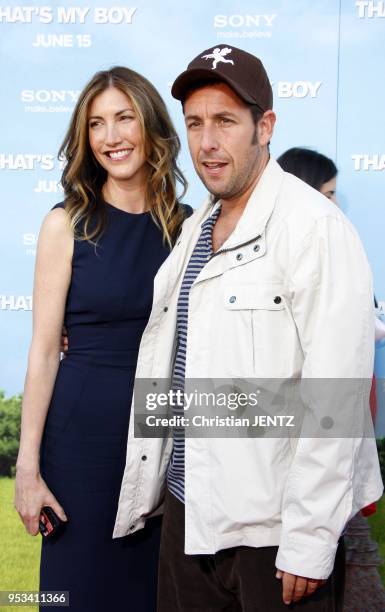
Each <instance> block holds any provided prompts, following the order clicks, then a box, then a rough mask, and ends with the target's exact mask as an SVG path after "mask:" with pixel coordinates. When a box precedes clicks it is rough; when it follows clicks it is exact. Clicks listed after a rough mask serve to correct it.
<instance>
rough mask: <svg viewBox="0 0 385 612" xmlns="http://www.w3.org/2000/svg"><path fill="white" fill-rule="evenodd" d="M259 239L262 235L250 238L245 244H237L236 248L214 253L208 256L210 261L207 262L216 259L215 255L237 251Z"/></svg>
mask: <svg viewBox="0 0 385 612" xmlns="http://www.w3.org/2000/svg"><path fill="white" fill-rule="evenodd" d="M261 237H262V234H259V235H258V236H256V237H255V238H252V239H251V240H247V241H246V242H242V244H237V246H234V247H230V248H228V249H222V250H221V251H216V253H213V254H212V255H211V256H210V259H209V260H208V261H210V260H211V259H212V258H213V257H216V255H221V254H222V253H228V252H229V251H236V250H237V249H240V248H241V247H244V246H247V245H248V244H250V243H251V242H254V241H255V240H258V238H261Z"/></svg>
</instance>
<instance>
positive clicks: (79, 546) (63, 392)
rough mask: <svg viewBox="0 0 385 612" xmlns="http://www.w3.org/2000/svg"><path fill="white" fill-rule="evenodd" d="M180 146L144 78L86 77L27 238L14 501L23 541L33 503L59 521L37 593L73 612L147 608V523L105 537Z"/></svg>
mask: <svg viewBox="0 0 385 612" xmlns="http://www.w3.org/2000/svg"><path fill="white" fill-rule="evenodd" d="M179 148H180V143H179V139H178V137H177V134H176V132H175V130H174V128H173V125H172V123H171V120H170V117H169V115H168V112H167V109H166V107H165V104H164V102H163V100H162V99H161V97H160V95H159V94H158V92H157V91H156V90H155V88H154V87H153V86H152V85H151V84H150V83H149V82H148V81H147V80H146V79H145V78H144V77H142V76H141V75H139V74H137V73H136V72H134V71H132V70H129V69H128V68H122V67H115V68H112V69H111V70H108V71H102V72H98V73H97V74H96V75H95V76H94V77H93V78H92V79H91V81H90V82H89V83H88V85H87V86H86V87H85V89H84V90H83V91H82V93H81V94H80V97H79V100H78V102H77V105H76V108H75V110H74V113H73V116H72V120H71V123H70V127H69V129H68V132H67V135H66V137H65V140H64V143H63V145H62V147H61V149H60V155H61V156H64V158H65V159H66V162H67V163H66V166H65V169H64V172H63V176H62V184H63V187H64V193H65V200H64V203H62V204H59V205H57V206H55V207H54V209H53V210H52V211H51V212H49V213H48V215H47V217H46V218H45V220H44V222H43V225H42V229H41V233H40V237H39V246H38V253H37V261H36V272H35V286H34V313H33V338H32V344H31V349H30V354H29V363H28V370H27V375H26V382H25V391H24V401H23V411H22V426H21V440H20V449H19V456H18V460H17V474H16V495H15V506H16V509H17V510H18V512H19V514H20V516H21V519H22V521H23V523H24V525H25V527H26V529H27V531H28V532H29V533H30V534H32V535H36V534H37V533H38V529H39V515H40V511H41V508H42V507H44V506H50V507H52V508H53V510H54V511H55V512H56V514H57V515H58V516H59V518H61V519H62V520H63V521H65V526H64V529H63V530H62V531H61V532H59V533H58V534H55V535H53V536H51V537H50V538H47V539H45V538H43V543H42V552H41V569H40V590H47V591H69V602H70V610H71V611H76V612H85V611H91V610H92V612H98V611H99V610H100V611H103V612H105V610H114V612H119V611H120V610H124V611H125V612H129V611H131V610H132V612H142V611H143V612H144V611H145V612H153V611H154V610H155V606H156V604H155V601H156V572H157V555H158V546H159V530H160V524H159V518H154V519H152V520H151V521H150V523H151V524H150V527H149V529H146V530H144V532H143V534H141V533H140V534H134V535H133V536H130V537H128V538H121V539H118V540H112V531H113V526H114V520H115V514H116V509H117V505H118V497H119V491H120V484H121V478H122V475H123V472H124V465H125V455H126V443H127V433H128V421H129V414H130V406H131V395H132V388H133V381H134V374H135V368H136V361H137V355H138V350H139V344H140V339H141V335H142V332H143V330H144V328H145V326H146V323H147V320H148V317H149V314H150V310H151V304H152V291H153V279H154V276H155V274H156V272H157V270H158V268H159V267H160V265H161V264H162V263H163V261H164V260H165V258H166V257H167V255H168V253H169V251H170V248H171V246H172V244H173V242H174V240H175V238H176V235H177V233H178V231H179V228H180V226H181V223H182V222H183V219H184V217H185V216H186V214H187V209H185V208H184V207H183V206H182V205H181V204H180V203H179V201H178V198H177V194H176V184H177V182H180V183H181V184H182V186H183V187H184V188H185V187H186V182H185V180H184V178H183V175H182V174H181V172H180V170H179V168H178V166H177V163H176V158H177V155H178V152H179ZM63 322H64V324H65V326H66V328H67V331H68V337H69V351H68V353H67V356H66V358H65V359H64V360H62V361H61V362H60V363H59V352H60V339H61V330H62V325H63ZM44 609H47V608H44Z"/></svg>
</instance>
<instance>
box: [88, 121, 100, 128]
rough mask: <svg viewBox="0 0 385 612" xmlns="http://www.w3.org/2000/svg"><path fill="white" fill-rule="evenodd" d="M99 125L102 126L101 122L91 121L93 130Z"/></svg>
mask: <svg viewBox="0 0 385 612" xmlns="http://www.w3.org/2000/svg"><path fill="white" fill-rule="evenodd" d="M99 124H100V121H91V123H90V127H91V128H93V127H96V126H97V125H99Z"/></svg>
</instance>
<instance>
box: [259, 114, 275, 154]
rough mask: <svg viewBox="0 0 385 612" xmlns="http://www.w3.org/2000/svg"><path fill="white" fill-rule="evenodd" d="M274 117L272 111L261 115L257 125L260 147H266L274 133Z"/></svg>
mask: <svg viewBox="0 0 385 612" xmlns="http://www.w3.org/2000/svg"><path fill="white" fill-rule="evenodd" d="M275 121H276V115H275V113H274V112H273V111H272V110H268V111H266V112H265V113H263V115H262V117H261V118H260V120H259V121H258V124H257V134H258V142H259V144H260V145H261V146H265V145H268V144H269V142H270V140H271V137H272V135H273V131H274V125H275Z"/></svg>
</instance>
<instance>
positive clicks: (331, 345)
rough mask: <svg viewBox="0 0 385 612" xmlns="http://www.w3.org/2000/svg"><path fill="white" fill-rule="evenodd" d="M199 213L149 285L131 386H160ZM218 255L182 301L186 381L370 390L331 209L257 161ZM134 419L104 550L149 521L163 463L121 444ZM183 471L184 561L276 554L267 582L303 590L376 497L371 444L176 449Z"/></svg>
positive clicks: (367, 320) (367, 324)
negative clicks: (293, 381) (302, 583)
mask: <svg viewBox="0 0 385 612" xmlns="http://www.w3.org/2000/svg"><path fill="white" fill-rule="evenodd" d="M211 210H212V209H211V207H210V204H209V203H208V202H207V203H206V204H205V205H204V206H203V207H201V208H200V209H198V210H197V211H195V213H194V214H193V215H192V216H191V217H190V218H189V219H187V220H186V221H185V223H184V225H183V229H182V233H181V236H180V239H179V240H178V243H177V245H176V246H175V248H174V250H173V251H172V253H171V255H170V256H169V257H168V259H167V260H166V261H165V262H164V264H163V266H162V267H161V269H160V270H159V272H158V274H157V276H156V279H155V287H154V302H153V309H152V313H151V317H150V320H149V323H148V325H147V327H146V330H145V332H144V334H143V338H142V342H141V346H140V352H139V359H138V366H137V372H136V376H137V378H167V377H169V376H170V375H171V367H172V362H173V357H174V353H175V327H176V313H177V300H178V294H179V289H180V285H181V281H182V277H183V273H184V270H185V268H186V265H187V262H188V260H189V258H190V255H191V253H192V251H193V248H194V246H195V244H196V241H197V239H198V236H199V234H200V231H201V223H202V222H203V221H204V219H206V218H207V216H208V215H209V214H210V212H211ZM220 250H221V251H223V253H219V254H218V255H216V256H215V257H213V258H212V259H211V260H210V261H209V262H208V264H207V265H206V266H205V267H204V268H203V270H202V271H201V273H200V274H199V276H198V277H197V279H196V280H195V282H194V283H193V285H192V288H191V292H190V299H189V315H188V338H187V347H188V349H187V361H186V378H209V377H212V378H215V377H216V378H236V377H239V378H240V377H242V378H246V377H250V378H252V377H254V378H257V377H258V378H263V377H266V378H269V377H271V378H281V377H282V378H284V377H286V378H294V377H299V376H301V377H303V378H336V379H338V378H357V379H359V378H362V379H364V378H366V379H368V378H371V376H372V371H373V352H374V323H373V321H374V317H373V289H372V281H371V273H370V269H369V266H368V262H367V259H366V256H365V253H364V250H363V248H362V245H361V242H360V239H359V238H358V236H357V233H356V231H355V230H354V228H353V227H352V225H351V224H350V222H349V221H348V220H347V219H346V218H345V216H344V215H343V214H342V213H341V211H340V210H339V209H338V208H337V207H336V206H335V205H333V204H330V203H329V202H328V201H327V199H326V198H325V197H324V196H322V195H321V194H319V193H318V192H316V191H315V190H313V189H312V188H310V187H308V186H307V185H305V184H304V183H303V182H302V181H299V180H298V179H297V178H295V177H293V176H292V175H290V174H287V173H285V172H283V171H282V170H281V168H280V167H279V166H278V164H277V163H276V162H275V161H273V160H270V161H269V163H268V165H267V167H266V169H265V171H264V173H263V175H262V177H261V179H260V181H259V182H258V184H257V186H256V188H255V190H254V192H253V193H252V195H251V197H250V200H249V202H248V204H247V206H246V208H245V210H244V212H243V214H242V217H241V218H240V220H239V222H238V224H237V226H236V228H235V230H234V232H233V233H232V234H231V236H230V237H229V238H228V240H227V241H226V243H225V244H224V245H223V246H222V248H221V249H220ZM231 296H236V300H235V301H234V300H231V301H230V299H229V298H230V297H231ZM277 296H280V297H281V301H280V302H279V300H278V302H279V303H277V300H275V301H274V298H276V297H277ZM366 401H367V396H366V397H365V398H364V401H363V403H362V411H364V409H365V407H366V404H365V402H366ZM134 410H135V407H134V402H133V406H132V415H131V417H132V418H131V421H130V433H129V440H128V446H127V460H126V468H125V473H124V477H123V481H122V488H121V494H120V501H119V507H118V512H117V517H116V524H115V529H114V534H113V537H121V536H124V535H126V534H129V533H133V532H135V531H137V530H138V529H140V528H142V527H143V526H144V524H145V520H146V517H148V515H149V514H151V513H152V512H154V511H155V510H156V509H158V508H159V506H160V505H161V502H162V499H163V495H164V485H165V474H166V469H167V464H168V461H169V457H170V454H171V450H172V441H171V440H170V439H167V440H162V439H150V438H147V439H143V438H135V437H134V427H133V421H134V419H133V414H134ZM333 410H338V406H331V407H330V413H333ZM144 457H145V458H146V459H144ZM185 459H186V484H185V498H186V504H185V505H186V508H185V515H186V529H185V553H186V554H211V553H215V552H216V551H218V550H221V549H225V548H230V547H234V546H253V547H261V546H273V545H278V546H279V549H278V555H277V559H276V565H277V567H278V568H279V569H281V570H284V571H287V572H290V573H293V574H296V575H302V576H307V577H312V578H319V579H321V578H327V577H328V575H329V574H330V573H331V571H332V569H333V564H334V556H335V551H336V546H337V542H338V538H339V537H340V535H341V532H342V531H343V529H344V526H345V524H346V522H347V521H348V520H349V519H350V518H351V517H352V516H353V515H354V514H355V513H356V512H357V511H358V510H360V508H362V507H364V506H366V505H368V504H369V503H371V502H373V501H375V500H377V499H378V498H379V497H380V496H381V494H382V490H383V487H382V481H381V476H380V470H379V463H378V457H377V452H376V446H375V441H374V440H373V439H372V438H330V439H326V438H323V439H320V438H318V439H315V438H303V439H300V440H299V442H298V444H296V445H293V444H292V442H291V441H290V440H289V439H279V438H271V439H255V438H254V439H249V438H225V439H223V438H211V439H208V438H186V449H185Z"/></svg>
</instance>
